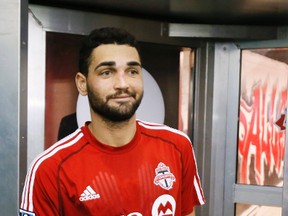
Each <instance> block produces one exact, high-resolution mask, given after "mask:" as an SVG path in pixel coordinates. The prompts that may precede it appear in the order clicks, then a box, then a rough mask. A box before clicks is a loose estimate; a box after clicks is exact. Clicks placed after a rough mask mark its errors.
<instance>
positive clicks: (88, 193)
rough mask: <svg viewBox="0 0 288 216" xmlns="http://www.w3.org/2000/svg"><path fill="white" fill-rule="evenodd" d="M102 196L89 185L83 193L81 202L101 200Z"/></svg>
mask: <svg viewBox="0 0 288 216" xmlns="http://www.w3.org/2000/svg"><path fill="white" fill-rule="evenodd" d="M99 198H100V194H97V193H96V192H95V191H94V190H93V189H92V188H91V187H90V185H88V186H87V187H86V189H85V190H84V191H83V193H82V194H81V196H80V197H79V200H80V201H81V202H84V201H88V200H94V199H99Z"/></svg>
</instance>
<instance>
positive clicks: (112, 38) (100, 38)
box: [79, 27, 140, 76]
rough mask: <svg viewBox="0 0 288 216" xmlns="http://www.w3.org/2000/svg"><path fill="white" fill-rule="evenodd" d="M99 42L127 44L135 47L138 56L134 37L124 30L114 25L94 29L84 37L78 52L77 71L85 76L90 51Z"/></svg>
mask: <svg viewBox="0 0 288 216" xmlns="http://www.w3.org/2000/svg"><path fill="white" fill-rule="evenodd" d="M101 44H119V45H123V44H127V45H129V46H131V47H134V48H136V50H137V52H138V54H139V56H140V50H139V47H138V43H137V41H136V39H135V37H134V36H133V35H132V34H130V33H129V32H127V31H126V30H124V29H120V28H114V27H105V28H100V29H95V30H93V31H91V32H90V34H89V35H88V36H86V37H85V38H84V40H83V42H82V46H81V48H80V52H79V71H80V72H81V73H82V74H84V75H85V76H87V75H88V68H89V64H90V56H91V53H92V51H93V50H94V49H95V48H96V47H98V46H100V45H101Z"/></svg>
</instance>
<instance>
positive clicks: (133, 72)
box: [128, 68, 139, 75]
mask: <svg viewBox="0 0 288 216" xmlns="http://www.w3.org/2000/svg"><path fill="white" fill-rule="evenodd" d="M128 72H129V74H131V75H137V74H139V71H138V70H137V69H134V68H130V69H129V70H128Z"/></svg>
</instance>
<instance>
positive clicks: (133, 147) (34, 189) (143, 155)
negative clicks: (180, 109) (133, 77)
mask: <svg viewBox="0 0 288 216" xmlns="http://www.w3.org/2000/svg"><path fill="white" fill-rule="evenodd" d="M195 183H197V184H198V190H197V185H196V187H195ZM197 191H198V195H197ZM203 203H204V196H203V193H202V189H201V186H200V181H199V177H198V173H197V167H196V163H195V158H194V153H193V149H192V145H191V142H190V141H189V139H188V138H187V136H185V135H184V134H183V133H181V132H179V131H177V130H174V129H171V128H169V127H167V126H163V125H154V124H147V123H144V122H141V121H137V132H136V135H135V137H134V138H133V140H132V141H131V142H130V143H128V144H127V145H125V146H122V147H111V146H107V145H104V144H102V143H99V142H98V141H97V140H96V139H95V138H94V137H93V136H92V134H91V133H90V131H89V129H88V127H87V125H86V126H84V127H82V128H81V130H80V129H78V130H77V131H76V132H74V133H73V134H71V135H69V136H68V137H66V138H64V139H62V140H61V141H59V142H57V143H56V144H54V145H53V146H51V147H50V148H49V149H47V150H46V151H45V152H43V153H42V154H41V155H40V156H39V157H38V158H37V160H35V162H34V163H33V164H32V166H31V169H30V171H29V173H28V175H27V178H26V182H25V187H24V191H23V195H22V203H21V207H20V208H21V209H24V210H27V211H31V212H34V213H35V214H36V216H40V215H41V216H42V215H45V216H49V215H51V216H52V215H53V216H55V215H73V216H75V215H85V216H88V215H97V216H99V215H105V216H106V215H129V214H131V213H134V214H133V215H153V216H154V215H159V214H160V213H161V211H162V212H163V213H166V214H167V215H169V212H171V215H172V212H174V215H185V214H189V213H191V212H192V209H193V206H194V205H199V204H203ZM64 213H65V214H64ZM166 214H165V215H166ZM131 215H132V214H131Z"/></svg>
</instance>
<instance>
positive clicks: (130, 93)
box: [106, 89, 136, 100]
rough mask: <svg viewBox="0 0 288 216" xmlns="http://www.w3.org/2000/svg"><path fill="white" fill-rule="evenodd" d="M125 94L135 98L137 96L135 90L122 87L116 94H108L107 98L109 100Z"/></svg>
mask: <svg viewBox="0 0 288 216" xmlns="http://www.w3.org/2000/svg"><path fill="white" fill-rule="evenodd" d="M123 94H125V95H128V96H130V97H133V98H135V97H136V93H135V92H130V91H129V90H127V89H120V90H118V91H116V92H115V93H114V94H111V95H108V96H107V97H106V98H107V100H109V99H112V98H115V97H118V96H119V95H123Z"/></svg>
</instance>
